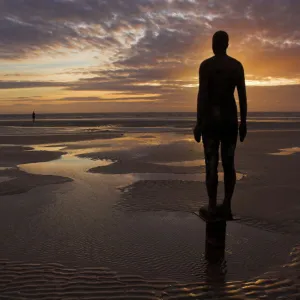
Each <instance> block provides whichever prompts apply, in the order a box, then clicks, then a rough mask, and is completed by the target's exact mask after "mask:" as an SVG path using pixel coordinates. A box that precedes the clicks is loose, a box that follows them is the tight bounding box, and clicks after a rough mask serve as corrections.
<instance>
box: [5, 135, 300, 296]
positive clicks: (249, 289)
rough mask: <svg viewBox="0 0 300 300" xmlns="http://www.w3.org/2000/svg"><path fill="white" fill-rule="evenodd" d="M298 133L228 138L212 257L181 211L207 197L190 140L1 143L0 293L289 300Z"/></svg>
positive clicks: (295, 248) (297, 208) (295, 286)
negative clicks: (229, 217)
mask: <svg viewBox="0 0 300 300" xmlns="http://www.w3.org/2000/svg"><path fill="white" fill-rule="evenodd" d="M97 134H98V133H97ZM66 136H68V135H66ZM299 138H300V132H296V131H294V132H293V131H290V132H287V133H285V134H282V133H280V132H272V133H266V132H253V133H250V134H249V143H248V142H246V143H245V144H242V145H239V148H238V150H237V163H236V165H237V171H238V172H239V174H240V177H239V179H240V180H239V182H238V183H237V188H236V194H235V196H234V200H233V201H234V202H233V209H234V211H235V212H236V213H237V214H238V215H240V216H241V220H240V221H239V222H230V223H228V224H227V237H226V249H225V261H224V262H223V263H220V264H211V263H209V262H208V261H207V260H206V259H205V255H204V253H205V224H204V223H203V222H202V221H201V220H199V219H198V218H197V217H196V216H195V215H193V213H192V212H193V211H196V210H198V209H199V206H201V205H203V204H205V203H207V196H206V191H205V185H204V177H203V175H201V174H204V170H205V169H204V165H203V148H202V146H201V145H199V144H196V143H194V142H193V140H192V139H191V136H190V135H185V134H175V133H151V135H149V134H147V135H145V134H143V133H136V134H134V133H132V134H124V136H116V135H114V134H112V135H111V138H109V134H108V133H106V137H105V138H104V139H103V138H102V136H101V137H99V138H98V139H94V137H92V138H91V139H89V140H87V141H82V137H80V136H79V137H78V138H77V140H76V135H75V134H72V139H74V140H72V142H71V141H70V140H68V139H67V140H64V139H63V138H61V137H58V138H57V137H56V136H55V135H54V134H52V135H49V136H45V137H43V141H42V142H41V144H43V145H41V144H40V140H39V139H37V140H36V139H35V137H34V136H30V137H28V136H26V137H24V138H22V139H17V143H18V144H22V141H24V142H25V140H26V145H31V147H32V148H29V147H28V148H27V147H22V146H8V147H3V146H2V147H1V148H0V152H1V153H2V157H3V159H2V162H1V165H2V167H3V168H2V169H0V173H1V177H2V178H3V181H2V182H0V187H1V195H2V196H1V199H0V200H1V201H0V228H1V230H0V240H1V241H2V247H1V249H0V259H2V260H1V261H0V299H41V298H43V299H208V298H210V299H299V297H300V282H299V271H300V248H299V234H300V223H299V215H300V205H299V197H298V195H299V192H300V187H299V185H298V178H299V168H298V165H299V156H300V154H299V153H297V151H296V150H295V147H298V146H299V144H298V143H297V141H299ZM4 140H5V137H3V136H2V143H3V141H4ZM12 140H13V137H12V136H11V137H10V138H9V139H7V143H8V144H10V143H11V142H12ZM289 148H294V150H288V149H289ZM32 149H34V150H32ZM280 149H286V150H281V151H280ZM278 152H284V153H286V155H273V154H274V153H278ZM221 170H222V168H221V166H220V171H221ZM9 178H10V179H9ZM8 179H9V180H8ZM220 181H221V182H220V189H219V200H220V201H221V200H222V194H223V184H222V176H221V175H220ZM53 183H55V185H53ZM2 191H3V192H2ZM280 297H281V298H280Z"/></svg>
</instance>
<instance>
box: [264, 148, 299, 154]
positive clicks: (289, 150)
mask: <svg viewBox="0 0 300 300" xmlns="http://www.w3.org/2000/svg"><path fill="white" fill-rule="evenodd" d="M299 152H300V147H292V148H286V149H279V152H275V153H270V154H271V155H278V156H286V155H293V154H295V153H299Z"/></svg>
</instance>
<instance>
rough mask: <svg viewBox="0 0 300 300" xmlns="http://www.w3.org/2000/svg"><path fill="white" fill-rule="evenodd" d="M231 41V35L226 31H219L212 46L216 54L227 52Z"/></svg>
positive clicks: (213, 39)
mask: <svg viewBox="0 0 300 300" xmlns="http://www.w3.org/2000/svg"><path fill="white" fill-rule="evenodd" d="M228 43H229V36H228V34H227V32H225V31H222V30H220V31H217V32H216V33H215V34H214V35H213V38H212V48H213V51H214V53H215V54H218V53H226V50H227V48H228Z"/></svg>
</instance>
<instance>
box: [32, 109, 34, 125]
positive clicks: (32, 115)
mask: <svg viewBox="0 0 300 300" xmlns="http://www.w3.org/2000/svg"><path fill="white" fill-rule="evenodd" d="M34 122H35V112H34V111H33V112H32V123H34Z"/></svg>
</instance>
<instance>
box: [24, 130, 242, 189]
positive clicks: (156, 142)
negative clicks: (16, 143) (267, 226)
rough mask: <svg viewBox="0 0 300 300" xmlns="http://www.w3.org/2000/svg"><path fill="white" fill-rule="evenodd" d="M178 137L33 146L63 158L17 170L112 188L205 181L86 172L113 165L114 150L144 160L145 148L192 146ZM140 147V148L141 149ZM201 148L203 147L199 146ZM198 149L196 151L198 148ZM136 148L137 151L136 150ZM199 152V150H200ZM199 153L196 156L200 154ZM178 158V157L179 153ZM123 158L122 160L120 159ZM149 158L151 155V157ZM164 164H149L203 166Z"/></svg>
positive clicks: (177, 163) (183, 176)
mask: <svg viewBox="0 0 300 300" xmlns="http://www.w3.org/2000/svg"><path fill="white" fill-rule="evenodd" d="M180 138H181V139H180V140H179V136H178V135H177V134H156V135H155V136H153V135H151V136H145V135H141V134H132V135H127V136H124V137H122V138H117V139H113V140H101V139H99V140H92V141H85V142H70V143H65V144H62V143H60V144H53V145H51V144H49V145H36V146H33V147H34V150H37V151H62V152H64V153H65V154H64V155H62V157H61V158H60V159H57V160H53V161H49V162H41V163H31V164H23V165H20V166H19V167H20V169H21V170H24V171H26V172H29V173H32V174H42V175H58V176H65V177H69V178H72V179H74V180H76V179H80V180H83V179H84V180H86V181H89V180H92V181H94V180H95V177H96V176H98V177H99V178H100V177H101V178H103V177H106V179H109V178H110V179H111V180H112V182H111V185H114V181H115V179H116V178H118V180H116V182H117V183H118V186H119V185H121V186H123V185H125V186H126V185H129V184H132V183H134V182H137V181H153V180H156V181H167V180H170V181H199V182H204V181H205V174H204V173H200V169H199V173H197V174H188V173H187V174H186V173H184V172H183V173H182V174H173V173H161V172H160V173H155V172H153V173H149V172H147V169H145V170H142V171H143V172H140V173H130V172H129V173H126V174H101V173H100V174H99V173H98V174H97V173H93V174H91V173H88V170H90V169H92V168H96V167H104V166H108V165H111V164H114V163H115V162H116V161H117V160H118V158H117V159H109V153H110V152H113V151H122V150H127V151H129V153H130V155H131V158H132V159H134V160H136V159H137V160H143V157H144V156H147V154H148V153H147V150H145V152H144V151H143V149H147V147H152V146H158V147H160V146H162V145H168V144H172V143H174V147H176V144H177V143H179V145H180V143H187V145H189V143H193V142H194V141H193V139H191V138H190V137H188V136H182V135H180ZM141 146H142V148H139V147H141ZM201 147H202V146H201ZM201 147H200V146H199V149H201ZM137 149H138V150H137ZM103 151H105V153H106V155H107V157H108V159H91V158H87V157H82V156H81V155H85V154H91V153H92V154H93V153H100V154H101V152H103ZM200 152H201V151H200ZM200 152H199V153H200ZM179 155H181V154H180V153H179ZM120 159H122V158H120ZM150 159H151V154H150ZM165 159H166V161H163V160H162V161H159V162H155V161H152V162H151V163H152V164H154V165H155V164H157V165H165V166H174V167H186V168H188V167H193V166H196V167H197V166H205V161H204V159H196V160H190V161H186V160H183V161H168V154H166V157H165ZM244 177H245V175H244V174H241V173H238V174H237V179H238V180H241V179H242V178H244ZM219 180H220V181H223V180H224V175H223V173H221V172H220V173H219Z"/></svg>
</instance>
